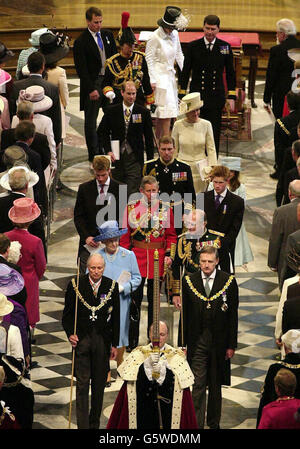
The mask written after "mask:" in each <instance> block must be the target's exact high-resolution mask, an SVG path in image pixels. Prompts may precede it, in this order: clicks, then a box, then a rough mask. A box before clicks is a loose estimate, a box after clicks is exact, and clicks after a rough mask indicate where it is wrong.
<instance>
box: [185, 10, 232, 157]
mask: <svg viewBox="0 0 300 449" xmlns="http://www.w3.org/2000/svg"><path fill="white" fill-rule="evenodd" d="M219 30H220V19H219V17H217V16H214V15H209V16H206V17H205V18H204V25H203V31H204V36H203V37H202V38H201V39H197V40H195V41H192V42H190V43H189V45H188V47H187V51H186V53H185V56H184V65H183V69H182V73H181V78H180V89H179V97H180V98H182V97H183V96H184V95H186V93H187V87H188V82H189V79H190V74H191V72H192V80H191V84H190V92H200V95H201V100H202V101H203V103H204V104H203V107H202V108H201V109H200V115H201V117H202V118H204V119H206V120H209V121H210V122H211V124H212V127H213V133H214V140H215V146H216V151H217V155H218V154H219V141H220V132H221V119H222V110H223V107H224V105H225V100H226V98H227V101H228V103H229V105H230V109H231V110H234V108H235V104H234V103H235V102H234V100H235V98H236V94H235V71H234V66H233V53H232V49H231V46H230V44H229V43H228V42H225V41H223V40H221V39H218V38H217V37H216V36H217V34H218V32H219ZM224 69H225V72H226V82H227V93H226V92H225V86H224V82H223V73H224Z"/></svg>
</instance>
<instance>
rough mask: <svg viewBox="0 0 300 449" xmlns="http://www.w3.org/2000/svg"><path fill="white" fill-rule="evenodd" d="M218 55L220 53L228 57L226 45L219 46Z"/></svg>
mask: <svg viewBox="0 0 300 449" xmlns="http://www.w3.org/2000/svg"><path fill="white" fill-rule="evenodd" d="M220 53H222V55H229V47H228V45H221V46H220Z"/></svg>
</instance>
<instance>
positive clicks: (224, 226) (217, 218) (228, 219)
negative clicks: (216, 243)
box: [204, 166, 245, 273]
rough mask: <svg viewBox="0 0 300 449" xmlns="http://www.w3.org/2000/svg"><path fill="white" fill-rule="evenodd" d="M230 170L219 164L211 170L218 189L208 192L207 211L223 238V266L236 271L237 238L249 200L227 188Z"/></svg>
mask: <svg viewBox="0 0 300 449" xmlns="http://www.w3.org/2000/svg"><path fill="white" fill-rule="evenodd" d="M229 176H230V171H229V169H228V168H227V167H223V166H215V167H214V168H213V170H212V172H211V179H212V182H213V185H214V189H213V190H210V191H209V192H205V193H204V211H205V213H206V217H207V229H208V230H209V232H213V233H214V234H215V235H218V236H219V238H220V245H221V247H220V249H219V256H220V268H221V270H223V271H226V272H227V273H234V250H235V241H236V238H237V235H238V233H239V231H240V228H241V225H242V222H243V216H244V210H245V204H244V200H243V199H242V198H241V197H239V196H238V195H235V194H234V193H232V192H230V190H229V189H228V188H227V185H228V181H229Z"/></svg>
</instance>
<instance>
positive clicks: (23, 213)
mask: <svg viewBox="0 0 300 449" xmlns="http://www.w3.org/2000/svg"><path fill="white" fill-rule="evenodd" d="M40 214H41V210H40V208H39V206H38V205H37V204H36V203H35V202H34V201H33V199H32V198H26V197H24V198H18V199H17V200H15V201H14V205H13V207H12V208H10V209H9V211H8V217H9V219H10V220H11V221H12V222H13V223H28V222H30V221H33V220H35V219H36V218H37V217H38V216H39V215H40Z"/></svg>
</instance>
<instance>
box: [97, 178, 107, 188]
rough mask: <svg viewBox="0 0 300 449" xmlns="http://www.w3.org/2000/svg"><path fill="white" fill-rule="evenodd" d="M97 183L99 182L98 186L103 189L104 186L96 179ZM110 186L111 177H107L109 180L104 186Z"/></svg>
mask: <svg viewBox="0 0 300 449" xmlns="http://www.w3.org/2000/svg"><path fill="white" fill-rule="evenodd" d="M96 182H97V186H98V187H101V186H102V184H101V183H100V182H99V181H98V179H96ZM109 184H110V177H109V176H108V177H107V180H106V181H105V183H104V184H103V185H104V186H109Z"/></svg>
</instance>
